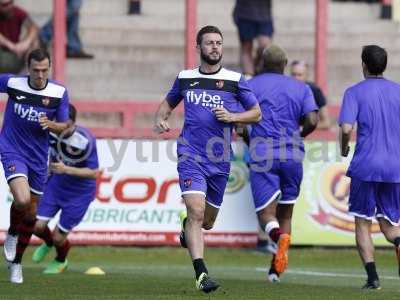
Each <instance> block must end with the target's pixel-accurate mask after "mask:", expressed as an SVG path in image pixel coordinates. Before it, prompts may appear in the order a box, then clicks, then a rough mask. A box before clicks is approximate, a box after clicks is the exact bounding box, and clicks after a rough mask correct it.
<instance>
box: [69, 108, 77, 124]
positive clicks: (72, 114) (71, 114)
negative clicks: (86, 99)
mask: <svg viewBox="0 0 400 300" xmlns="http://www.w3.org/2000/svg"><path fill="white" fill-rule="evenodd" d="M76 115H77V112H76V108H75V106H73V105H72V104H70V105H69V119H70V120H72V122H74V123H75V122H76Z"/></svg>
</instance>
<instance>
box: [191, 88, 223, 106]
mask: <svg viewBox="0 0 400 300" xmlns="http://www.w3.org/2000/svg"><path fill="white" fill-rule="evenodd" d="M186 100H187V102H189V103H193V104H195V105H201V106H205V107H212V108H214V107H223V106H224V101H222V100H221V96H219V95H210V94H208V93H207V92H206V91H203V92H202V93H200V94H198V93H196V92H195V91H188V92H187V93H186Z"/></svg>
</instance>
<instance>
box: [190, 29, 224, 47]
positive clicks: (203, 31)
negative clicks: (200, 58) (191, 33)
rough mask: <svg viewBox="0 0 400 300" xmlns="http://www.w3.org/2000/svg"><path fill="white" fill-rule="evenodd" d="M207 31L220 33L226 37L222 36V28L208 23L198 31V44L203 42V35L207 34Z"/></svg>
mask: <svg viewBox="0 0 400 300" xmlns="http://www.w3.org/2000/svg"><path fill="white" fill-rule="evenodd" d="M206 33H218V34H219V35H220V36H221V38H224V37H223V36H222V32H221V30H219V28H218V27H216V26H212V25H207V26H204V27H203V28H201V29H200V30H199V32H198V33H197V37H196V43H197V45H200V44H201V41H202V40H203V35H205V34H206Z"/></svg>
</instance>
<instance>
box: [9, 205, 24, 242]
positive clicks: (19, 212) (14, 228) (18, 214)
mask: <svg viewBox="0 0 400 300" xmlns="http://www.w3.org/2000/svg"><path fill="white" fill-rule="evenodd" d="M24 215H25V209H17V208H16V206H15V203H14V202H13V203H12V204H11V208H10V228H9V229H8V233H9V234H11V235H17V234H18V227H19V225H20V224H21V223H22V220H23V219H24Z"/></svg>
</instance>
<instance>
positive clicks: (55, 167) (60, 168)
mask: <svg viewBox="0 0 400 300" xmlns="http://www.w3.org/2000/svg"><path fill="white" fill-rule="evenodd" d="M65 169H66V165H64V163H63V162H61V161H60V162H52V163H50V171H51V172H52V173H55V174H64V173H65V172H66V171H65Z"/></svg>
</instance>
